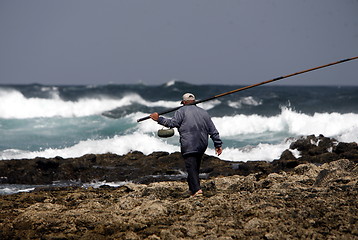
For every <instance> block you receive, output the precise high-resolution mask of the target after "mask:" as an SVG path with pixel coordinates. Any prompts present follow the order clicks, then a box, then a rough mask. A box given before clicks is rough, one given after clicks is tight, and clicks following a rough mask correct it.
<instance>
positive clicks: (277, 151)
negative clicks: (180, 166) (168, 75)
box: [0, 133, 298, 161]
mask: <svg viewBox="0 0 358 240" xmlns="http://www.w3.org/2000/svg"><path fill="white" fill-rule="evenodd" d="M289 144H290V142H287V141H284V142H283V143H279V144H258V145H257V146H246V147H243V148H232V147H226V148H224V152H223V154H222V155H221V156H220V158H221V159H224V160H228V161H251V160H265V161H272V160H274V159H277V158H279V157H280V155H281V153H282V152H283V151H284V150H285V149H287V148H288V147H289ZM131 151H141V152H143V153H144V154H146V155H148V154H150V153H152V152H156V151H165V152H169V153H173V152H178V151H180V148H179V146H177V145H173V144H170V143H168V141H167V140H164V139H160V138H158V137H156V136H154V135H152V136H149V135H144V134H140V133H134V134H130V135H125V136H115V137H113V138H109V139H104V140H86V141H81V142H80V143H78V144H76V145H74V146H72V147H68V148H63V149H53V148H48V149H45V150H43V151H20V150H16V149H9V150H7V151H3V152H0V159H2V160H7V159H24V158H26V159H31V158H35V157H44V158H52V157H56V156H61V157H63V158H70V157H80V156H83V155H85V154H90V153H93V154H104V153H108V152H110V153H114V154H118V155H124V154H127V153H129V152H131ZM206 154H208V155H213V156H214V155H215V150H214V149H213V148H208V149H207V151H206ZM297 154H298V153H297Z"/></svg>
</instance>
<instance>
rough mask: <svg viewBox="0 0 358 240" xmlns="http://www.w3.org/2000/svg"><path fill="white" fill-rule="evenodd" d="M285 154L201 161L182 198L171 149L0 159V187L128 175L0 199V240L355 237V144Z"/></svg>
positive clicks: (178, 163) (300, 145) (301, 144)
mask: <svg viewBox="0 0 358 240" xmlns="http://www.w3.org/2000/svg"><path fill="white" fill-rule="evenodd" d="M290 149H297V150H299V151H300V152H301V157H300V158H297V159H296V158H295V157H294V156H293V155H292V153H291V152H290V150H286V151H284V152H283V153H282V155H281V157H280V159H276V160H274V161H272V162H266V161H254V162H228V161H224V160H221V159H218V158H216V157H212V156H207V155H205V156H204V159H203V164H202V167H201V173H202V174H201V176H202V179H201V183H202V188H203V191H204V196H203V197H199V198H190V197H188V195H187V183H186V182H185V177H184V176H181V175H180V174H182V173H183V171H182V170H183V167H184V164H183V161H182V159H181V156H180V153H173V154H169V153H166V152H154V153H152V154H149V155H144V154H143V153H141V152H132V153H129V154H126V155H123V156H119V155H115V154H100V155H94V154H89V155H85V156H83V157H81V158H72V159H63V158H60V157H56V158H51V159H44V158H35V159H28V160H6V161H0V176H1V178H0V179H1V181H3V183H4V181H5V180H6V181H7V182H8V183H21V182H32V183H37V184H38V183H47V182H53V181H54V180H55V179H57V180H59V179H60V180H61V179H62V180H70V179H77V180H78V179H80V180H81V181H82V182H86V181H90V180H93V179H98V180H106V181H114V180H123V179H125V180H128V179H131V183H126V184H124V185H122V186H117V187H111V186H109V185H106V184H104V185H102V186H100V187H98V188H93V187H91V186H89V187H86V188H83V187H78V186H65V187H43V188H36V189H34V190H33V191H31V192H24V193H16V194H11V195H0V209H1V211H0V219H1V221H0V238H1V239H4V240H6V239H52V240H54V239H98V240H101V239H152V240H153V239H302V238H308V239H334V238H338V239H348V240H349V239H356V238H357V237H358V230H357V229H358V228H357V226H358V206H357V204H356V201H357V198H358V146H357V144H356V143H338V144H337V143H336V142H335V140H334V139H330V138H325V137H324V136H318V137H316V136H313V135H312V136H307V137H304V138H301V139H299V140H297V141H296V142H295V143H292V145H291V146H290ZM5 173H6V174H7V175H5ZM4 176H6V177H4ZM173 176H176V177H177V178H176V179H174V180H173V179H171V178H172V177H173ZM178 176H181V177H178Z"/></svg>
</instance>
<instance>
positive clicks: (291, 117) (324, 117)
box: [213, 107, 358, 137]
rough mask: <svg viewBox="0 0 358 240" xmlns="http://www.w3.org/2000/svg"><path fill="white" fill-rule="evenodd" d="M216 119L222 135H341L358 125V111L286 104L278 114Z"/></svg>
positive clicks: (239, 115)
mask: <svg viewBox="0 0 358 240" xmlns="http://www.w3.org/2000/svg"><path fill="white" fill-rule="evenodd" d="M213 122H214V123H215V125H216V126H217V128H218V130H219V132H220V135H221V136H222V137H233V136H238V135H242V134H260V133H265V132H285V133H287V134H288V135H294V136H297V135H310V134H316V135H319V134H323V135H325V136H327V137H335V136H341V135H343V134H346V136H348V135H347V133H351V132H352V131H354V130H355V131H356V130H357V129H358V114H354V113H346V114H341V113H335V112H334V113H315V114H314V115H308V114H304V113H299V112H296V111H294V110H292V109H290V108H287V107H283V108H282V109H281V113H280V114H279V115H276V116H272V117H266V116H260V115H256V114H253V115H243V114H238V115H235V116H224V117H215V118H213ZM356 132H357V131H356Z"/></svg>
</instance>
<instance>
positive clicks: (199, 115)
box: [158, 105, 222, 155]
mask: <svg viewBox="0 0 358 240" xmlns="http://www.w3.org/2000/svg"><path fill="white" fill-rule="evenodd" d="M158 123H159V124H160V125H163V126H166V127H169V128H175V127H176V128H178V131H179V134H180V146H181V153H182V154H183V155H186V154H189V153H204V152H205V150H206V148H207V147H208V136H210V138H211V139H212V140H213V142H214V146H215V148H217V147H221V145H222V141H221V139H220V136H219V132H218V131H217V130H216V127H215V125H214V123H213V122H212V120H211V118H210V116H209V114H208V113H207V111H205V110H204V109H202V108H200V107H198V106H196V105H184V106H183V107H181V108H179V109H178V110H177V111H176V112H175V114H174V117H173V118H164V117H162V116H160V117H159V119H158Z"/></svg>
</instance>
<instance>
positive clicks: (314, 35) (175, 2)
mask: <svg viewBox="0 0 358 240" xmlns="http://www.w3.org/2000/svg"><path fill="white" fill-rule="evenodd" d="M0 34H1V37H0V84H8V83H16V84H29V83H41V84H85V85H89V84H108V83H114V84H124V83H139V82H142V83H145V84H148V85H158V84H163V83H166V82H168V81H171V80H180V81H185V82H189V83H193V84H233V85H241V84H242V85H248V84H254V83H257V82H262V81H266V80H270V79H272V78H275V77H278V76H281V75H286V74H290V73H294V72H298V71H301V70H304V69H307V68H312V67H316V66H319V65H323V64H327V63H330V62H335V61H338V60H341V59H345V58H350V57H355V56H358V0H314V1H311V0H261V1H259V0H215V1H214V0H196V1H195V0H96V1H94V0H61V1H49V0H31V1H29V0H0ZM279 84H280V85H358V60H353V61H351V62H347V63H342V64H339V65H335V66H332V67H329V68H325V69H321V70H317V71H315V72H310V73H306V74H303V75H299V76H296V77H293V78H288V79H285V80H281V82H279Z"/></svg>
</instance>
